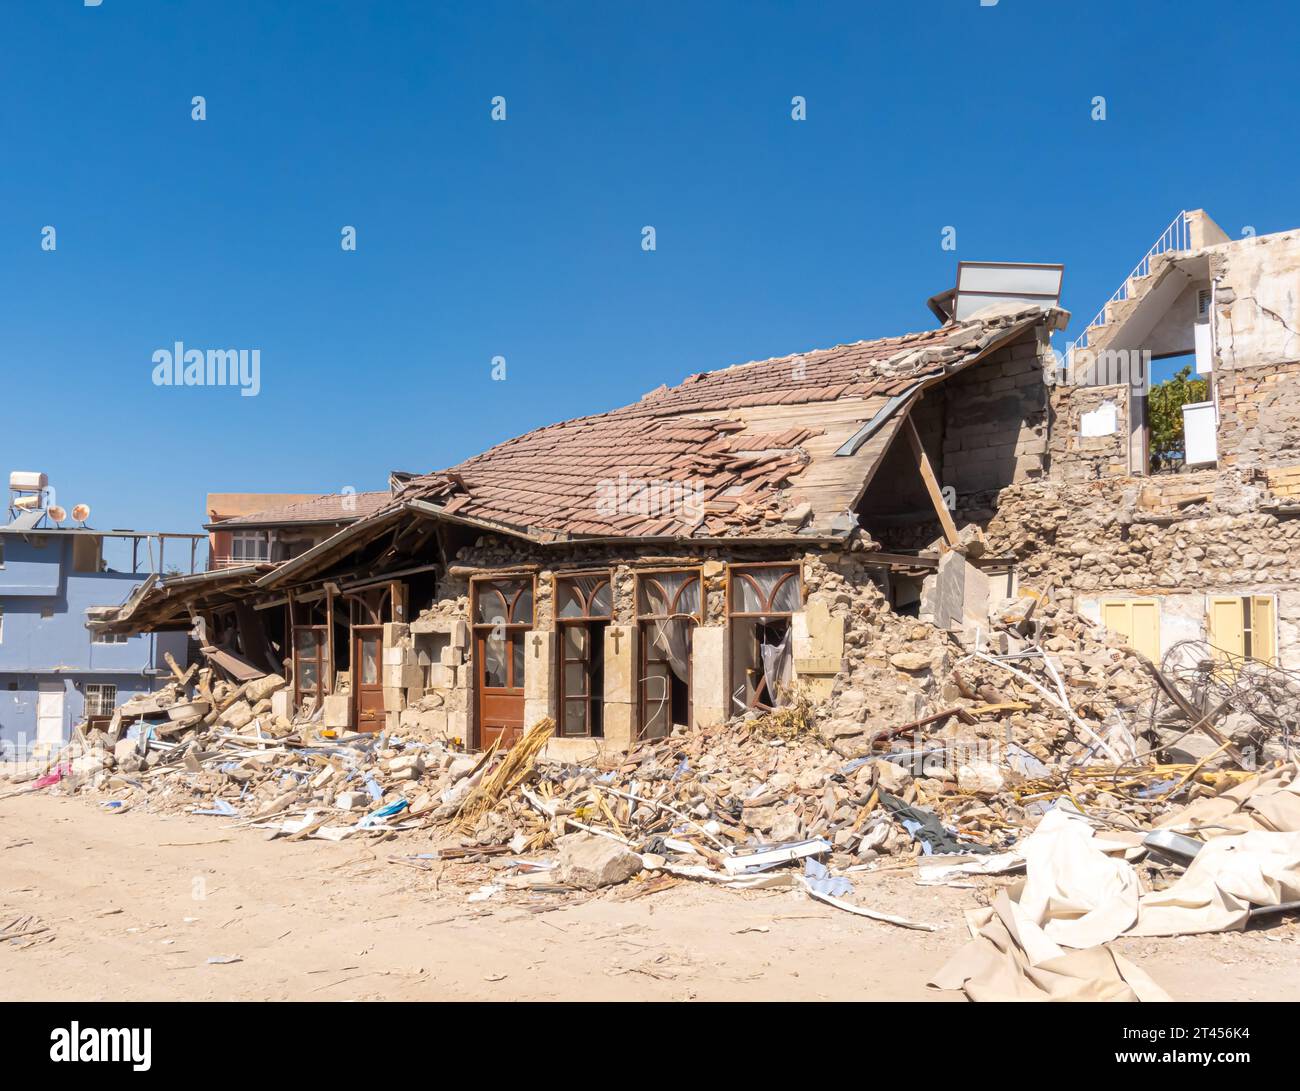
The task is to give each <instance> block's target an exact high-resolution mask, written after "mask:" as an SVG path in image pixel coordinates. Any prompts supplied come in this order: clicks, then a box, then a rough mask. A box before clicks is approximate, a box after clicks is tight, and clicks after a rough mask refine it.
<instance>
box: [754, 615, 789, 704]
mask: <svg viewBox="0 0 1300 1091" xmlns="http://www.w3.org/2000/svg"><path fill="white" fill-rule="evenodd" d="M790 633H791V630H790V628H789V627H787V628H786V630H785V636H783V637H782V638H781V640H780V641H779V642H777V643H771V644H769V643H768V642H767V641H766V640H764V641H763V642H762V643H760V644H759V648H758V650H759V654H760V655H761V656H762V658H763V679H764V680H765V681H766V682H767V692H768V696H770V697H771V698H772V703H773V704H774V705H777V706H780V705H783V704H785V700H786V695H787V693H788V691H789V689H790V682H791V681H792V679H793V677H794V669H793V668H794V656H793V655H792V654H791V645H790Z"/></svg>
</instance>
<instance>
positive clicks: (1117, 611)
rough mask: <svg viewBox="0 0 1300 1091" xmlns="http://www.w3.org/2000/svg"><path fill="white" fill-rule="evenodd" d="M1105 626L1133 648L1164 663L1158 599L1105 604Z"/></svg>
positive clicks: (1103, 621)
mask: <svg viewBox="0 0 1300 1091" xmlns="http://www.w3.org/2000/svg"><path fill="white" fill-rule="evenodd" d="M1101 623H1102V624H1103V625H1104V626H1106V628H1107V629H1110V630H1111V631H1112V632H1116V633H1119V634H1120V636H1122V637H1124V639H1125V640H1127V641H1128V644H1129V647H1131V648H1133V649H1134V650H1135V651H1138V652H1141V653H1142V654H1143V655H1145V656H1146V657H1147V658H1148V659H1150V660H1152V661H1153V662H1156V663H1158V662H1160V603H1159V601H1158V600H1157V599H1115V600H1112V601H1111V602H1103V603H1102V604H1101Z"/></svg>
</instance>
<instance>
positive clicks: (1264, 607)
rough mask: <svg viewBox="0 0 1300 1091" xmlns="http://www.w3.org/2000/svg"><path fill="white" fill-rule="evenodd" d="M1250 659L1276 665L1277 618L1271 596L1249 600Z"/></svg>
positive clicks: (1258, 596) (1261, 596)
mask: <svg viewBox="0 0 1300 1091" xmlns="http://www.w3.org/2000/svg"><path fill="white" fill-rule="evenodd" d="M1250 651H1251V658H1252V659H1258V660H1259V661H1260V662H1261V663H1272V664H1273V665H1274V666H1276V665H1277V618H1276V615H1275V611H1274V607H1273V596H1272V595H1256V596H1254V598H1252V599H1251V600H1250Z"/></svg>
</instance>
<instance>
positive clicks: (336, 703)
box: [321, 693, 352, 730]
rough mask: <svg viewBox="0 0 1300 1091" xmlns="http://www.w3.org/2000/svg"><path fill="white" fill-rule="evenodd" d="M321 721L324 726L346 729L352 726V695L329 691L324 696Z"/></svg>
mask: <svg viewBox="0 0 1300 1091" xmlns="http://www.w3.org/2000/svg"><path fill="white" fill-rule="evenodd" d="M321 715H322V721H323V722H324V724H325V726H326V727H336V728H342V729H343V730H347V729H349V728H350V727H351V726H352V695H351V694H349V693H330V694H327V695H326V696H325V707H324V710H323V711H322V714H321Z"/></svg>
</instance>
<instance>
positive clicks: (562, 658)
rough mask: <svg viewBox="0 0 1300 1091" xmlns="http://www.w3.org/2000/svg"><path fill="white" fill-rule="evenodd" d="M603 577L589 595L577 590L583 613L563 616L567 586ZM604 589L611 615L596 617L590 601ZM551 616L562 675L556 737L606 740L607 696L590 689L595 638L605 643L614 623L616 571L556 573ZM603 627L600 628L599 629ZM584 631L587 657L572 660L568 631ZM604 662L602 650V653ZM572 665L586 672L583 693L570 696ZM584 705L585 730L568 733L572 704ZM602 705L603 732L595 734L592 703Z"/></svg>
mask: <svg viewBox="0 0 1300 1091" xmlns="http://www.w3.org/2000/svg"><path fill="white" fill-rule="evenodd" d="M599 577H603V582H602V583H599V584H597V586H596V588H595V589H594V590H593V591H592V592H591V594H590V595H583V594H582V591H581V589H580V588H577V587H574V589H573V590H574V595H575V597H576V598H579V599H581V600H582V613H581V614H570V615H568V616H566V617H561V616H560V591H561V587H562V586H563V585H564V584H566V583H573V582H574V581H576V580H579V579H584V578H588V579H589V578H599ZM602 587H607V588H608V589H609V612H608V613H605V614H593V613H592V612H591V600H592V599H594V598H595V597H596V595H597V594H599V592H600V589H601V588H602ZM551 615H552V617H553V618H554V620H555V636H556V644H557V648H556V656H555V660H556V668H557V670H558V673H559V678H558V684H557V685H556V704H557V706H558V708H557V711H558V713H559V714H558V715H557V717H556V728H557V731H556V733H557V735H559V736H561V737H563V738H570V739H591V738H603V737H604V734H605V719H604V706H605V694H604V693H599V694H597V693H593V692H592V689H591V683H592V674H591V659H592V655H591V652H592V645H593V642H594V641H593V636H594V635H597V634H598V635H599V638H600V639H602V640H603V639H604V633H605V629H606V628H608V627H609V626H610V625H612V624H613V623H614V570H613V569H612V568H608V569H602V568H597V569H592V570H589V571H581V572H557V573H555V574H554V575H553V576H552V577H551ZM597 626H600V628H597ZM579 628H580V629H582V630H583V634H584V635H583V648H584V655H583V656H582V657H581V658H577V659H570V658H569V657H568V655H567V649H568V644H567V641H566V639H565V638H566V637H567V635H568V634H567V632H566V630H568V629H579ZM602 659H603V649H602ZM570 665H575V666H581V667H582V668H583V687H584V691H585V692H583V693H575V694H570V693H569V692H568V689H567V678H568V670H567V668H568V667H569V666H570ZM579 701H582V702H583V704H584V709H585V712H584V715H583V718H582V730H581V731H570V730H568V726H569V724H568V717H569V703H570V702H573V703H575V704H576V703H577V702H579ZM593 701H594V702H599V703H600V706H601V713H602V714H601V730H600V734H599V735H597V734H594V733H593V732H592V729H591V706H592V702H593Z"/></svg>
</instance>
